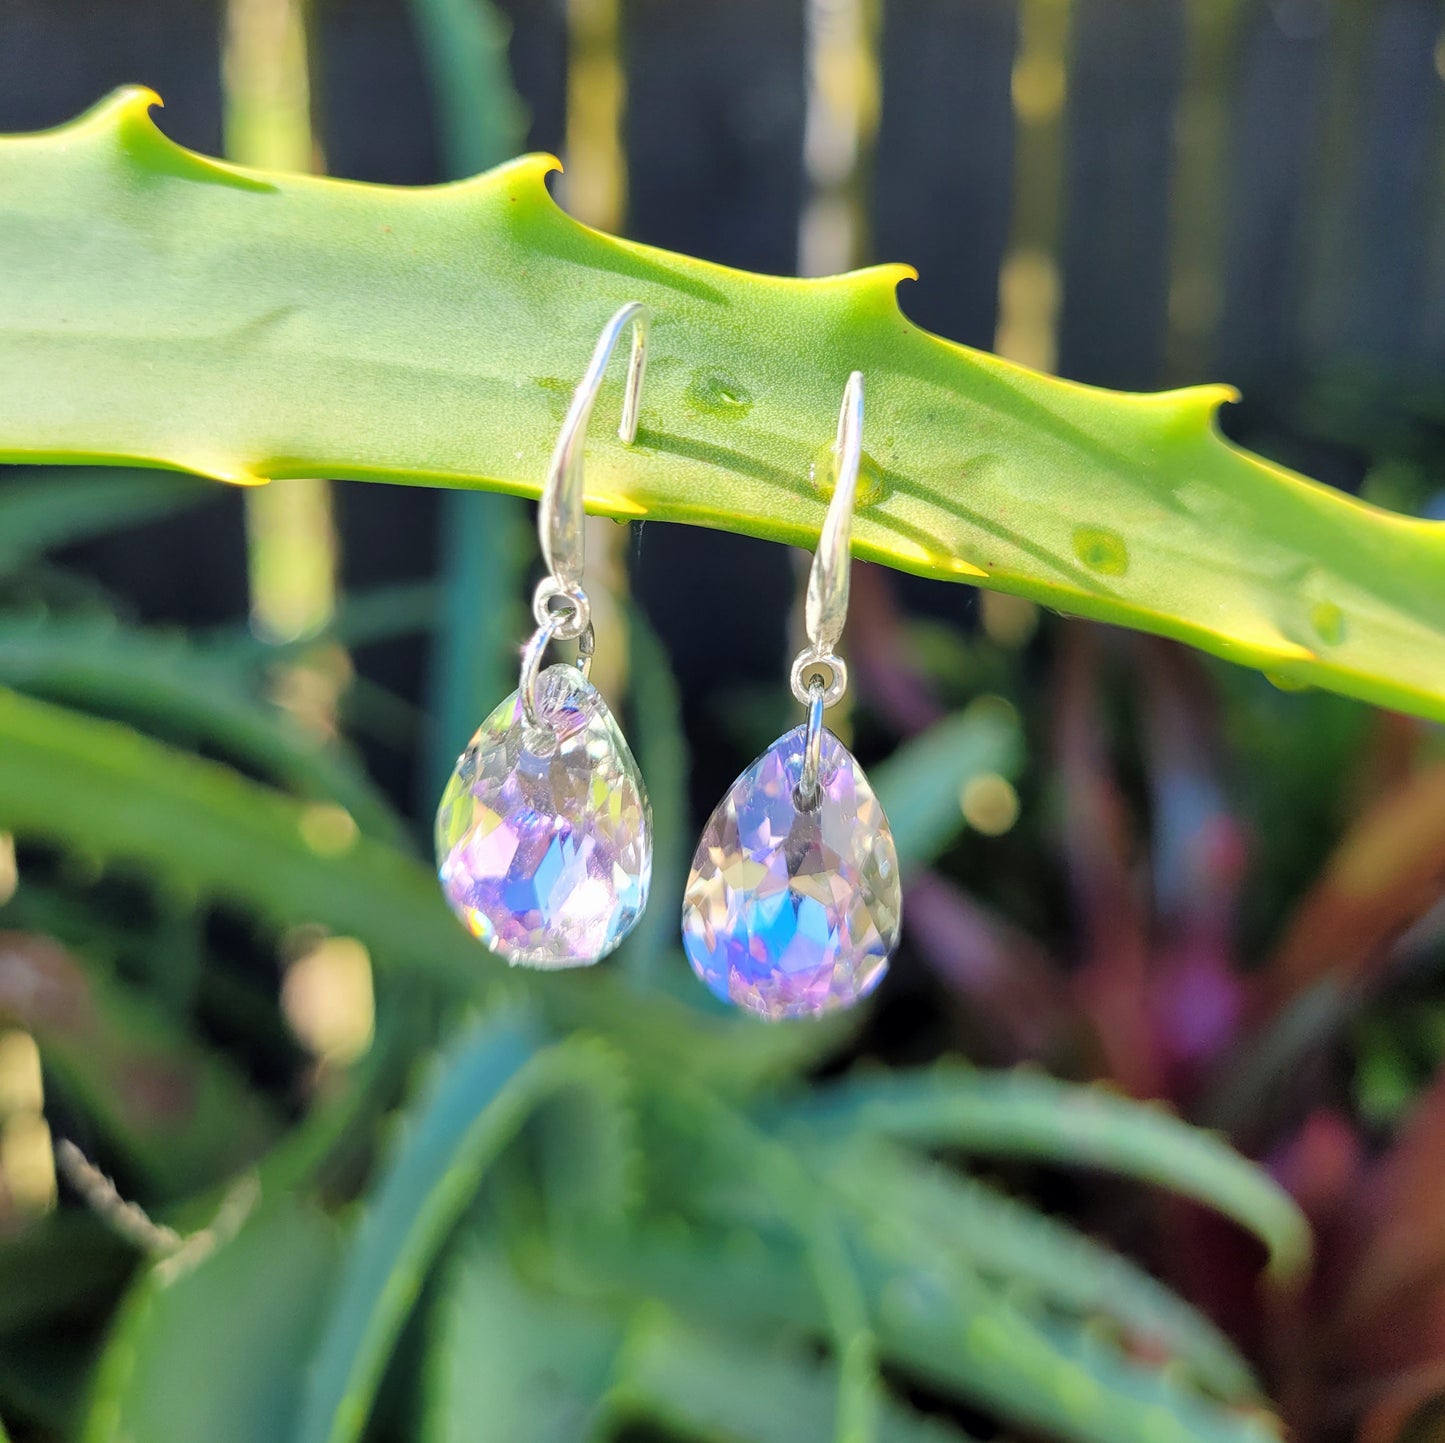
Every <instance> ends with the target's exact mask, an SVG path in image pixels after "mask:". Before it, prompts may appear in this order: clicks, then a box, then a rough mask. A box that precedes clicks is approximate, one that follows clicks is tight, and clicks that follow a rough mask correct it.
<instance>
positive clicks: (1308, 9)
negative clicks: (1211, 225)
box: [1215, 0, 1329, 399]
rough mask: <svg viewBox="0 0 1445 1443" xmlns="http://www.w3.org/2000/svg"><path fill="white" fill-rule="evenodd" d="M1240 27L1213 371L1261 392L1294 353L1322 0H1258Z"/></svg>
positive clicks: (1318, 86)
mask: <svg viewBox="0 0 1445 1443" xmlns="http://www.w3.org/2000/svg"><path fill="white" fill-rule="evenodd" d="M1242 32H1243V33H1242V36H1241V47H1240V48H1241V53H1240V57H1239V62H1238V76H1239V79H1238V89H1237V91H1236V93H1235V95H1234V97H1233V105H1232V123H1231V137H1230V143H1229V147H1228V154H1229V160H1228V167H1229V175H1228V177H1227V180H1226V183H1225V196H1224V203H1225V205H1226V208H1227V211H1228V218H1227V222H1226V231H1225V242H1224V299H1223V305H1222V308H1221V314H1220V320H1219V328H1218V332H1217V334H1216V339H1215V355H1216V366H1215V369H1216V371H1217V372H1218V373H1219V374H1220V375H1222V376H1226V377H1228V378H1229V379H1230V380H1231V381H1233V382H1234V383H1235V384H1237V385H1240V386H1241V387H1243V388H1244V390H1245V392H1246V394H1247V395H1248V396H1250V397H1252V398H1259V399H1263V397H1264V396H1265V395H1266V393H1267V392H1269V391H1271V390H1275V389H1277V388H1278V387H1279V386H1280V384H1281V382H1282V381H1283V380H1284V379H1285V378H1286V377H1287V376H1288V375H1289V373H1290V371H1291V370H1292V368H1293V367H1294V366H1295V365H1296V363H1297V361H1298V357H1299V352H1300V343H1301V331H1300V322H1301V315H1300V307H1301V300H1302V292H1303V286H1304V272H1305V261H1306V245H1307V240H1308V233H1307V224H1308V217H1309V214H1310V208H1309V201H1310V193H1311V187H1312V184H1313V178H1314V177H1313V172H1314V161H1315V158H1316V156H1317V154H1318V143H1319V139H1320V134H1321V122H1322V114H1321V108H1322V101H1323V96H1324V85H1325V80H1326V74H1325V66H1326V61H1327V46H1328V42H1329V9H1328V6H1327V5H1326V4H1325V3H1324V0H1291V3H1290V4H1289V5H1287V6H1284V5H1280V6H1276V5H1273V4H1265V3H1258V4H1255V5H1254V6H1253V13H1252V14H1251V15H1249V16H1248V18H1247V22H1246V23H1245V25H1244V26H1243V27H1242Z"/></svg>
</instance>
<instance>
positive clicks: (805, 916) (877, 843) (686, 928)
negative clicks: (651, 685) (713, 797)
mask: <svg viewBox="0 0 1445 1443" xmlns="http://www.w3.org/2000/svg"><path fill="white" fill-rule="evenodd" d="M805 736H806V728H805V727H798V728H796V729H795V730H793V731H790V732H789V733H788V734H787V735H786V736H783V737H780V738H779V739H778V740H777V741H776V742H774V743H773V745H772V746H771V747H770V748H769V749H768V750H767V751H766V752H764V753H763V755H762V756H760V757H759V758H758V759H757V761H755V762H754V763H753V764H752V766H750V767H749V768H748V769H747V771H745V772H744V773H743V774H742V776H740V777H739V778H738V779H737V781H736V782H734V783H733V787H732V790H731V791H730V792H729V793H728V794H727V796H726V797H724V798H723V800H722V803H721V804H720V805H719V807H718V809H717V810H716V811H715V812H714V813H713V814H712V818H711V820H710V821H709V822H708V824H707V827H706V828H705V830H704V831H703V834H702V841H701V842H700V843H699V844H698V849H697V855H696V856H695V857H694V858H693V863H692V875H691V876H690V877H689V878H688V883H687V893H686V895H685V897H684V899H683V908H682V940H683V946H684V948H685V949H686V951H687V956H688V960H689V961H690V962H691V963H692V967H693V971H694V972H696V973H697V975H698V976H699V977H700V978H702V980H703V981H704V982H705V983H707V985H708V986H709V987H710V988H711V989H712V990H713V991H714V992H715V993H717V995H718V996H719V997H721V998H723V999H724V1000H725V1001H727V1002H733V1003H736V1004H737V1005H738V1006H740V1007H746V1008H747V1009H749V1010H750V1011H752V1012H757V1013H760V1014H761V1015H762V1016H764V1017H767V1018H772V1019H778V1018H783V1017H811V1016H816V1015H817V1014H819V1013H822V1012H831V1011H833V1010H834V1009H836V1008H840V1007H848V1006H851V1005H852V1004H853V1003H854V1002H857V1001H858V999H859V998H860V997H864V996H866V995H867V994H868V993H869V992H871V991H872V990H873V989H874V988H875V987H876V986H877V985H878V983H879V981H880V980H881V978H882V976H883V973H884V972H885V971H886V970H887V968H888V958H889V957H890V955H891V954H892V952H893V949H894V948H895V947H896V946H897V945H898V926H899V911H900V907H901V901H902V898H901V894H900V889H899V883H898V854H897V852H896V851H895V850H894V847H893V834H892V832H891V831H890V830H889V827H888V818H887V817H885V816H884V815H883V808H882V807H881V806H880V805H879V804H878V798H877V797H875V796H874V795H873V788H872V787H870V786H869V785H868V778H867V777H865V776H864V775H863V769H862V768H861V767H860V766H859V765H858V763H857V762H856V761H855V760H854V759H853V756H852V754H851V753H850V752H849V751H848V749H847V747H845V746H844V745H843V743H842V742H840V741H839V740H838V738H837V737H835V736H834V735H833V733H832V732H830V731H827V730H824V732H823V736H822V758H821V764H820V767H819V776H818V794H817V797H816V799H815V801H814V803H813V805H812V806H811V807H807V808H804V807H801V806H800V805H799V803H798V801H797V799H796V797H795V792H796V790H797V786H798V782H799V779H800V778H801V776H802V773H803V745H804V739H805Z"/></svg>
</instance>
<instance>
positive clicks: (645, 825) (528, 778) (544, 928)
mask: <svg viewBox="0 0 1445 1443" xmlns="http://www.w3.org/2000/svg"><path fill="white" fill-rule="evenodd" d="M537 711H538V713H539V715H540V716H541V717H542V719H543V721H544V723H545V725H543V726H542V727H533V726H530V725H529V724H528V722H527V720H526V717H525V716H524V715H523V712H522V703H521V699H520V697H519V696H518V694H517V693H516V692H513V693H512V695H511V696H509V697H508V698H507V699H506V701H504V702H503V703H502V704H501V705H500V706H499V707H498V708H497V709H496V710H495V711H494V712H493V713H492V714H491V716H489V717H488V718H487V719H486V721H484V722H483V723H482V725H481V726H480V727H479V728H478V729H477V734H476V735H475V736H474V737H473V738H472V740H471V744H470V745H469V746H468V747H467V749H466V751H465V752H463V753H462V756H461V759H460V760H459V761H458V762H457V768H456V771H455V772H454V773H453V774H452V779H451V781H450V782H449V783H448V784H447V789H446V791H445V792H444V793H443V794H442V800H441V806H440V808H439V809H438V810H437V824H436V847H437V868H438V875H439V876H440V878H441V883H442V890H443V892H444V893H445V894H446V899H447V901H448V902H449V903H450V904H451V908H452V911H454V912H455V913H456V914H457V916H458V917H460V918H461V920H462V922H463V924H464V925H465V926H466V927H467V928H468V930H469V931H471V932H472V933H474V934H475V935H476V936H477V937H480V938H481V940H482V941H483V942H485V943H486V944H487V946H488V947H490V948H491V949H492V951H493V952H496V953H497V954H498V955H499V956H502V957H505V958H506V959H507V961H508V962H513V963H520V964H522V965H524V966H528V967H576V966H582V965H585V964H587V963H589V962H595V961H597V959H598V958H599V957H604V956H606V954H607V953H608V952H610V951H612V949H613V948H614V947H616V946H617V944H618V943H619V942H621V941H622V939H623V938H624V937H625V936H626V935H627V934H628V933H629V932H630V931H631V930H632V929H633V927H634V926H636V924H637V920H638V918H639V917H640V916H641V915H642V909H643V908H644V907H645V906H646V905H647V889H648V886H649V884H650V883H651V880H652V811H651V809H650V808H649V806H648V803H647V793H646V792H645V791H644V790H643V786H642V779H641V777H639V776H638V774H637V763H636V762H635V761H634V760H633V759H632V753H631V752H630V751H629V750H628V749H627V743H626V741H624V740H623V737H622V732H621V730H620V729H619V728H618V725H617V723H616V722H615V721H614V720H613V718H612V713H611V712H610V711H608V709H607V703H606V702H604V701H603V700H602V697H601V695H600V694H599V693H598V691H597V689H596V688H595V687H594V686H592V684H591V683H590V682H588V681H587V680H586V679H585V678H584V677H583V676H582V673H581V672H580V671H578V670H577V668H576V667H573V666H551V667H548V668H547V670H546V671H544V672H543V673H542V674H541V676H540V677H539V678H538V679H537Z"/></svg>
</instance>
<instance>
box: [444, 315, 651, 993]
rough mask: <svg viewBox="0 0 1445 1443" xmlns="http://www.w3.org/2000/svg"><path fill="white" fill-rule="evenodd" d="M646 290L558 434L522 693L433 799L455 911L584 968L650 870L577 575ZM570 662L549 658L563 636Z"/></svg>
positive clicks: (621, 926) (634, 782) (640, 331)
mask: <svg viewBox="0 0 1445 1443" xmlns="http://www.w3.org/2000/svg"><path fill="white" fill-rule="evenodd" d="M648 321H649V315H648V312H647V310H646V308H645V307H644V306H643V305H641V303H639V302H637V301H633V302H631V303H629V304H628V305H625V306H623V307H622V309H621V310H620V311H618V312H617V314H616V315H615V316H613V317H612V319H611V320H610V321H608V323H607V328H606V329H605V330H604V331H603V332H602V335H601V338H600V339H599V340H598V342H597V347H596V349H595V350H594V351H593V353H592V360H591V363H590V364H589V365H588V367H587V372H586V374H585V375H584V376H583V378H582V381H581V384H580V385H579V386H578V387H577V391H576V394H575V395H574V396H573V397H572V404H571V406H570V407H569V408H568V411H567V418H566V420H565V421H564V422H563V423H562V433H561V435H560V436H559V437H558V438H557V446H556V449H555V450H554V451H553V453H552V461H551V465H550V467H549V468H548V471H547V479H546V483H545V485H544V487H543V490H542V496H541V500H540V503H539V505H538V508H537V534H538V537H539V539H540V541H541V546H542V557H543V559H544V560H545V562H546V564H547V571H548V574H547V575H546V576H545V577H544V578H543V579H542V581H541V582H540V583H539V585H538V586H537V590H536V592H535V594H534V595H533V598H532V614H533V616H534V617H535V619H536V622H537V629H536V631H535V632H533V633H532V637H531V640H530V641H528V642H527V645H526V647H525V648H524V650H523V652H522V675H521V682H520V685H519V686H518V688H517V690H516V691H514V692H513V693H512V695H511V696H509V697H508V698H507V699H506V700H505V701H504V702H502V703H501V705H500V706H498V707H497V709H496V710H495V711H493V712H492V714H491V715H490V716H489V717H488V718H487V719H486V721H484V722H483V723H482V724H481V726H480V727H479V728H478V729H477V734H476V735H475V736H474V737H473V738H472V740H471V742H470V744H469V745H468V747H467V749H466V751H465V752H463V753H462V755H461V758H460V760H459V761H458V762H457V766H456V771H455V772H453V774H452V779H451V781H450V782H449V783H448V784H447V788H446V790H445V792H443V794H442V799H441V806H440V807H439V808H438V809H437V821H436V849H437V869H438V875H439V877H440V878H441V885H442V891H443V892H444V893H445V895H446V899H447V901H448V903H449V904H450V905H451V909H452V911H454V912H455V913H456V914H457V916H458V917H459V918H460V919H461V920H462V923H463V924H464V925H465V926H466V927H467V929H468V930H469V931H471V932H472V933H473V934H474V935H475V936H477V937H479V938H480V939H481V940H482V941H483V942H484V943H486V945H487V946H488V947H490V948H491V950H492V951H493V952H495V953H497V954H498V955H499V956H501V957H505V958H506V959H507V961H508V962H510V963H513V964H519V965H522V966H526V967H545V968H556V967H579V966H586V965H587V964H589V963H592V962H596V961H597V960H598V959H599V958H602V957H605V956H606V955H607V953H609V952H610V951H612V949H613V948H614V947H616V946H617V944H618V943H619V942H621V941H622V939H623V938H624V937H625V936H627V934H628V933H629V932H630V931H631V930H632V929H633V927H635V926H636V925H637V921H638V919H639V918H640V917H641V915H642V910H643V908H644V907H645V906H646V905H647V891H648V887H649V885H650V883H651V880H652V810H651V808H650V807H649V805H648V801H647V792H646V791H645V789H644V788H643V785H642V778H641V777H640V776H639V775H638V772H637V763H636V762H635V761H634V760H633V757H632V753H631V752H630V751H629V750H628V747H627V742H626V741H625V740H624V739H623V736H622V732H621V729H620V728H619V727H618V725H617V723H616V721H615V720H614V719H613V716H612V713H611V712H610V711H609V710H608V709H607V703H606V702H605V701H603V700H602V697H601V694H600V693H599V692H598V691H597V689H596V687H594V686H593V685H592V684H591V682H590V681H588V679H587V675H588V670H589V668H590V665H591V660H592V651H593V645H594V635H593V630H592V621H591V608H590V606H589V604H588V600H587V593H586V592H585V591H584V590H583V589H582V563H583V544H584V532H583V522H584V520H585V515H584V501H583V472H582V465H583V446H584V443H585V441H586V434H587V423H588V421H589V420H590V419H591V416H592V408H593V406H594V405H595V404H596V401H597V396H598V393H599V391H600V390H601V389H602V378H603V375H604V374H605V373H606V370H607V362H608V361H609V359H610V358H611V356H612V352H613V350H614V349H615V347H616V345H617V342H618V339H619V338H620V337H621V335H622V333H623V332H624V331H625V330H626V329H627V327H628V326H629V325H630V326H631V327H632V354H631V359H630V362H629V365H628V369H627V383H626V389H625V390H624V392H623V401H622V424H621V426H620V427H619V428H618V432H617V434H618V435H619V437H621V439H622V440H623V441H624V442H626V443H629V444H630V443H631V442H632V441H633V439H634V438H635V437H636V434H637V411H638V404H639V400H640V397H641V393H642V377H643V372H644V370H645V369H646V365H647V337H648ZM570 640H575V641H576V642H577V646H578V656H577V664H576V665H575V666H572V665H566V664H558V665H554V666H549V667H547V668H546V670H545V671H543V670H540V667H541V664H542V658H543V656H544V654H545V653H546V650H547V648H548V646H549V645H550V644H551V643H552V642H554V641H570Z"/></svg>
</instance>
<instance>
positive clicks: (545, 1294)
mask: <svg viewBox="0 0 1445 1443" xmlns="http://www.w3.org/2000/svg"><path fill="white" fill-rule="evenodd" d="M430 1321H431V1325H432V1326H431V1331H432V1339H431V1345H430V1347H429V1348H428V1353H427V1365H426V1379H425V1382H426V1386H425V1390H424V1391H425V1410H424V1414H423V1427H422V1439H423V1443H477V1440H479V1439H485V1440H490V1439H495V1440H497V1443H587V1440H589V1439H592V1438H595V1437H599V1436H601V1429H600V1427H599V1424H600V1422H601V1420H602V1415H603V1411H604V1410H603V1398H604V1396H605V1395H606V1393H607V1390H608V1387H609V1386H610V1384H611V1381H612V1371H613V1366H614V1363H615V1360H616V1357H617V1352H618V1349H619V1348H620V1347H621V1344H622V1334H623V1328H624V1320H623V1319H622V1318H621V1317H619V1316H617V1315H615V1314H614V1313H613V1312H612V1311H610V1310H608V1309H606V1308H603V1307H600V1306H599V1305H597V1304H596V1303H589V1302H587V1301H585V1300H582V1299H578V1298H572V1297H565V1296H563V1295H562V1294H560V1293H553V1292H549V1291H546V1290H544V1289H542V1288H539V1287H536V1286H529V1285H528V1284H527V1283H526V1282H525V1281H524V1280H523V1278H522V1277H521V1276H520V1275H519V1274H518V1272H517V1270H516V1268H515V1267H514V1265H513V1264H512V1262H511V1261H510V1259H508V1257H507V1256H506V1254H505V1252H504V1251H503V1250H502V1249H501V1248H499V1247H498V1246H497V1245H496V1244H495V1243H484V1242H483V1241H481V1240H480V1239H478V1240H475V1241H473V1242H472V1243H470V1244H469V1245H468V1246H466V1247H464V1248H462V1249H460V1250H459V1252H458V1253H457V1256H456V1258H455V1259H454V1260H453V1261H452V1262H451V1263H450V1264H449V1265H448V1268H447V1272H446V1276H445V1278H444V1280H443V1285H442V1288H441V1295H440V1297H439V1299H438V1302H437V1305H436V1308H435V1309H434V1312H433V1316H432V1318H431V1320H430Z"/></svg>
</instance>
